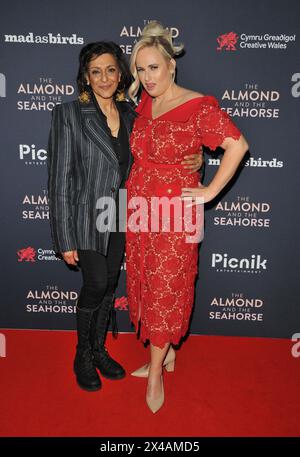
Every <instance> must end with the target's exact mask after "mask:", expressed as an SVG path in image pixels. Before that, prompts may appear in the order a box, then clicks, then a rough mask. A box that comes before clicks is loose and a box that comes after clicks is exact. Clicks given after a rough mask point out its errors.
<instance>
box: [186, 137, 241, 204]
mask: <svg viewBox="0 0 300 457" xmlns="http://www.w3.org/2000/svg"><path fill="white" fill-rule="evenodd" d="M220 146H221V147H222V148H223V149H224V155H223V158H222V160H221V163H220V166H219V168H218V170H217V172H216V174H215V176H214V177H213V179H212V181H211V182H210V183H209V185H208V186H201V187H198V188H183V189H182V195H181V196H182V197H183V198H184V197H202V198H203V199H204V203H206V202H209V201H211V200H213V199H214V198H215V197H216V196H217V195H218V194H219V192H221V190H222V189H223V188H224V187H225V186H226V184H227V183H228V182H229V181H230V180H231V178H232V177H233V175H234V174H235V172H236V170H237V168H238V166H239V164H240V162H241V160H242V158H243V157H244V155H245V153H246V152H247V151H248V148H249V146H248V143H247V141H246V139H245V137H244V136H243V135H241V136H240V138H239V139H238V140H234V139H233V138H230V137H228V138H225V140H224V141H223V143H222V144H221V145H220Z"/></svg>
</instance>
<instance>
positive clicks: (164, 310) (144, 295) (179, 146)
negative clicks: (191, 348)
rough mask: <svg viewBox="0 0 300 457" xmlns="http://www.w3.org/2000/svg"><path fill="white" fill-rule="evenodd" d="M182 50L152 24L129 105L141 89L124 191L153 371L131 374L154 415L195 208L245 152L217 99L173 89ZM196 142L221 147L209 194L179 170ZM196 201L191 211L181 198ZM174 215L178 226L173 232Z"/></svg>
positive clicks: (190, 280)
mask: <svg viewBox="0 0 300 457" xmlns="http://www.w3.org/2000/svg"><path fill="white" fill-rule="evenodd" d="M180 50H181V49H178V48H176V47H174V46H173V44H172V39H171V37H170V35H169V32H168V30H166V29H164V28H163V27H162V25H161V24H159V23H157V22H156V21H154V22H151V23H150V24H148V25H147V26H146V27H145V29H144V30H143V33H142V36H141V39H140V40H139V41H138V42H137V43H136V45H135V47H134V49H133V53H132V58H131V71H132V73H133V76H134V78H135V81H134V83H133V85H132V86H131V88H130V90H129V93H130V95H131V96H132V98H133V99H135V95H136V93H137V92H138V90H139V87H140V84H142V86H143V89H144V90H143V94H142V98H141V102H140V104H139V105H138V107H137V110H136V111H137V112H138V117H137V119H136V121H135V124H134V128H133V132H132V136H131V150H132V154H133V156H134V164H133V167H132V170H131V173H130V176H129V178H128V181H127V184H126V187H127V191H128V202H129V205H128V208H129V209H128V230H127V241H126V256H127V292H128V302H129V309H130V318H131V320H132V322H133V323H134V325H135V328H136V330H138V328H139V324H140V335H141V339H142V340H143V341H147V340H149V341H150V350H151V351H150V352H151V361H150V364H148V365H145V366H143V367H142V368H140V369H138V370H137V371H136V372H134V373H133V375H135V376H140V377H148V386H147V395H146V401H147V404H148V406H149V408H150V409H151V410H152V411H153V412H156V411H157V410H158V409H159V408H160V407H161V406H162V404H163V402H164V390H163V379H162V367H163V366H165V367H166V368H167V369H168V370H170V371H171V370H173V369H174V361H175V351H174V349H173V348H172V346H171V344H175V345H176V344H177V343H179V341H180V339H181V338H182V337H183V336H184V335H185V334H186V332H187V330H188V326H189V320H190V316H191V311H192V306H193V301H194V282H195V279H196V274H197V260H198V242H199V241H201V239H202V236H203V235H202V230H203V217H202V215H203V211H201V210H203V205H198V204H196V203H198V201H199V199H202V200H201V201H202V202H204V203H205V202H208V201H210V200H212V199H213V198H214V197H215V196H216V195H217V194H218V193H219V192H220V191H221V189H223V187H224V186H225V185H226V184H227V183H228V181H229V180H230V179H231V178H232V176H233V174H234V173H235V171H236V169H237V167H238V165H239V163H240V161H241V159H242V157H243V156H244V154H245V152H246V151H247V149H248V145H247V142H246V140H245V139H244V137H243V136H242V135H241V133H240V131H239V130H238V129H237V127H236V126H235V125H234V124H233V123H232V121H231V119H230V118H229V116H228V115H227V114H226V113H225V112H224V111H222V110H221V109H220V107H219V104H218V102H217V100H216V99H215V98H214V97H213V96H211V95H207V96H204V95H202V94H200V93H197V92H193V91H191V90H188V89H184V88H182V87H179V86H178V85H177V84H175V82H174V79H175V66H176V62H175V60H174V55H175V54H176V52H177V51H180ZM202 145H206V146H208V147H209V148H211V149H212V150H214V149H216V147H217V146H221V147H222V148H223V149H224V150H225V152H224V157H223V159H222V161H221V164H220V167H219V169H218V171H217V173H216V175H215V177H214V178H213V180H212V181H211V183H210V184H209V185H208V186H206V187H205V186H202V185H201V184H199V176H198V173H193V174H188V173H187V172H186V171H185V170H184V169H183V167H182V166H181V165H180V163H181V161H182V158H183V156H185V155H187V154H193V153H195V152H197V151H200V149H201V146H202ZM153 197H155V198H153ZM160 197H165V201H166V200H167V201H169V199H170V198H173V200H172V201H173V202H174V206H173V207H171V209H170V211H169V213H168V216H167V217H166V218H165V219H164V218H163V212H162V211H163V210H162V209H161V208H159V207H158V206H155V204H152V203H153V201H154V200H156V201H157V198H160ZM196 197H197V198H198V201H197V202H194V203H192V204H191V203H189V205H187V204H186V202H185V201H184V200H185V199H188V198H189V199H190V200H191V198H196ZM187 208H190V210H189V211H188V209H187ZM178 209H180V210H181V212H180V211H178ZM180 218H183V219H184V220H183V223H182V225H181V226H180V227H179V229H178V226H177V227H175V225H176V222H180V221H179V219H180ZM153 227H154V229H153ZM193 228H194V232H193V230H192V229H193ZM192 233H193V236H191V234H192Z"/></svg>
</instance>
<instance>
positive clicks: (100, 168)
mask: <svg viewBox="0 0 300 457" xmlns="http://www.w3.org/2000/svg"><path fill="white" fill-rule="evenodd" d="M116 105H117V108H118V110H119V114H120V116H122V119H123V121H124V124H125V125H126V129H127V132H128V137H129V135H130V133H131V129H132V125H133V121H134V118H135V116H136V113H135V111H134V110H133V108H132V107H131V106H130V104H129V103H127V102H116ZM104 122H105V117H103V119H102V118H101V116H100V115H99V113H98V111H97V107H96V106H95V104H94V102H93V101H92V100H91V101H90V102H89V103H85V104H84V103H81V102H80V101H79V100H75V101H72V102H69V103H63V104H61V105H56V106H55V107H54V109H53V112H52V123H51V130H50V135H49V143H48V162H47V165H48V197H49V209H50V227H51V235H52V240H53V245H54V250H55V251H56V252H60V253H61V252H65V251H71V250H75V249H90V250H94V251H99V252H100V253H102V254H104V255H106V254H107V248H108V242H109V235H110V233H109V231H106V232H102V233H101V232H99V231H98V230H97V227H96V219H97V216H98V213H99V210H97V208H96V202H97V199H98V198H100V197H113V198H114V199H116V197H117V194H118V189H119V186H120V184H121V180H122V177H121V172H120V168H119V163H118V159H117V156H116V154H115V151H114V148H113V144H112V142H111V138H110V136H109V134H108V133H107V128H105V127H106V126H105V125H104V124H103V123H104ZM132 162H133V158H132V156H131V154H130V157H129V162H128V169H127V176H126V178H127V177H128V175H129V172H130V168H131V165H132Z"/></svg>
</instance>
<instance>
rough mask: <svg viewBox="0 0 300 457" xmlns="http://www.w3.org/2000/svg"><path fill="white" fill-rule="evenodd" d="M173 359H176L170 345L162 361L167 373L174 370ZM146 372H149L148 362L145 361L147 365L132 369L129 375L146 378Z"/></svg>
mask: <svg viewBox="0 0 300 457" xmlns="http://www.w3.org/2000/svg"><path fill="white" fill-rule="evenodd" d="M175 360H176V352H175V351H174V349H173V348H172V347H171V346H170V349H169V350H168V353H167V355H166V358H165V360H164V362H163V367H164V368H165V369H166V371H168V372H169V373H171V372H173V371H174V370H175ZM148 374H149V363H147V365H143V366H142V367H140V368H138V369H137V370H135V371H133V372H132V373H131V376H136V377H137V378H148Z"/></svg>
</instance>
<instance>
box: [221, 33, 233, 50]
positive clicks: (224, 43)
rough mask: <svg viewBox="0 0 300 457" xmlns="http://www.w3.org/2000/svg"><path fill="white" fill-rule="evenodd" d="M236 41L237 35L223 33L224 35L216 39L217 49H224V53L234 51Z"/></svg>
mask: <svg viewBox="0 0 300 457" xmlns="http://www.w3.org/2000/svg"><path fill="white" fill-rule="evenodd" d="M237 40H238V35H237V34H236V33H234V32H229V33H224V35H220V36H219V37H218V38H217V42H218V45H219V47H218V48H217V50H218V51H222V49H225V50H226V51H236V47H235V45H236V43H237Z"/></svg>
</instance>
